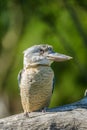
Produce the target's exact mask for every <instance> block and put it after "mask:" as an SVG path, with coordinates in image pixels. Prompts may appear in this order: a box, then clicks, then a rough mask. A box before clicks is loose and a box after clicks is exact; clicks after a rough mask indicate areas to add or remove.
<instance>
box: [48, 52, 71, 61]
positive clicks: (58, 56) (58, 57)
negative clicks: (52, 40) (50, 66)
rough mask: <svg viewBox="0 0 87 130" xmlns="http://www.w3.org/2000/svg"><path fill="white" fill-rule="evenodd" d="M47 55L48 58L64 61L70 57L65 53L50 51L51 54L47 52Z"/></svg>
mask: <svg viewBox="0 0 87 130" xmlns="http://www.w3.org/2000/svg"><path fill="white" fill-rule="evenodd" d="M47 57H48V59H49V60H52V61H56V62H61V61H66V60H70V59H72V57H71V56H67V55H64V54H60V53H51V54H48V56H47Z"/></svg>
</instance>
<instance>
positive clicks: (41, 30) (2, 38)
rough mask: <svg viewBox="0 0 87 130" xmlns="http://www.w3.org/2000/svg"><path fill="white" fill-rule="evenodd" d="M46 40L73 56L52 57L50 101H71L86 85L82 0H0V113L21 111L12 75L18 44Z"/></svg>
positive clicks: (18, 62) (19, 57)
mask: <svg viewBox="0 0 87 130" xmlns="http://www.w3.org/2000/svg"><path fill="white" fill-rule="evenodd" d="M43 43H44V44H50V45H52V46H53V47H54V50H55V51H57V52H59V53H63V54H66V55H70V56H72V57H73V60H70V61H67V62H60V63H53V64H52V68H53V70H54V72H55V78H56V79H55V89H54V93H53V97H52V100H51V103H50V107H55V106H60V105H64V104H68V103H72V102H75V101H77V100H79V99H81V98H82V97H83V96H84V92H85V89H86V88H87V1H86V0H36V1H34V0H0V118H1V117H5V116H8V115H12V114H15V113H20V112H23V110H22V106H21V101H20V92H19V88H18V83H17V75H18V72H19V71H20V69H22V67H23V53H22V52H23V50H25V49H26V48H28V47H30V46H32V45H35V44H43Z"/></svg>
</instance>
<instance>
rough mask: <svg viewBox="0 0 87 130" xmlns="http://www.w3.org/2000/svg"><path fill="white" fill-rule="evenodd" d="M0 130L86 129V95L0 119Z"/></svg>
mask: <svg viewBox="0 0 87 130" xmlns="http://www.w3.org/2000/svg"><path fill="white" fill-rule="evenodd" d="M0 130H87V96H85V97H84V98H83V99H81V100H80V101H78V102H75V103H72V104H68V105H65V106H62V107H58V108H53V109H48V110H47V112H45V113H42V112H32V113H30V115H29V117H26V116H24V114H23V113H22V114H18V115H13V116H10V117H7V118H3V119H0Z"/></svg>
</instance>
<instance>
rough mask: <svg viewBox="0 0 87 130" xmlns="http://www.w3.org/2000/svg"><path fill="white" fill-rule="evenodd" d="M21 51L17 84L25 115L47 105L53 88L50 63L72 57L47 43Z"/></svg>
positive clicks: (52, 73)
mask: <svg viewBox="0 0 87 130" xmlns="http://www.w3.org/2000/svg"><path fill="white" fill-rule="evenodd" d="M23 53H24V58H23V69H22V70H21V71H20V72H19V74H18V84H19V88H20V97H21V103H22V107H23V110H24V114H25V115H27V114H28V113H30V112H34V111H38V110H43V109H45V108H46V107H48V106H49V103H50V101H51V97H52V93H53V90H54V72H53V70H52V68H51V64H52V63H53V62H62V61H66V60H70V59H72V57H71V56H67V55H64V54H60V53H57V52H55V51H54V49H53V47H52V46H51V45H48V44H40V45H34V46H32V47H30V48H28V49H26V50H25V51H24V52H23Z"/></svg>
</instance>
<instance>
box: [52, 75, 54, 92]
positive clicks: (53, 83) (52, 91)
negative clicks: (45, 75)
mask: <svg viewBox="0 0 87 130" xmlns="http://www.w3.org/2000/svg"><path fill="white" fill-rule="evenodd" d="M54 87H55V77H54V78H53V85H52V93H53V91H54Z"/></svg>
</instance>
